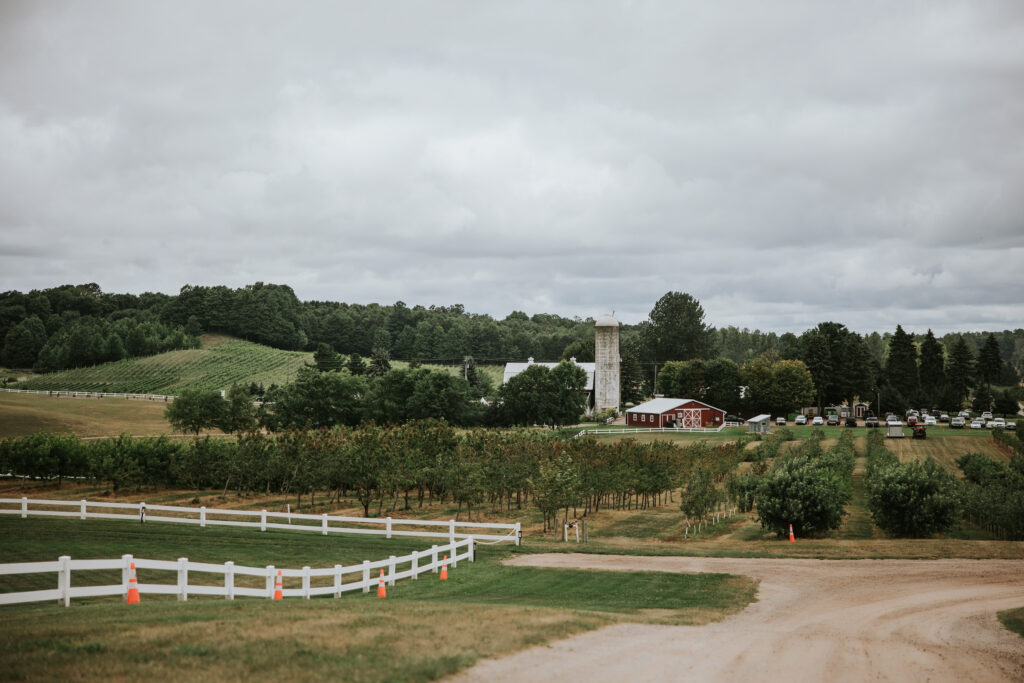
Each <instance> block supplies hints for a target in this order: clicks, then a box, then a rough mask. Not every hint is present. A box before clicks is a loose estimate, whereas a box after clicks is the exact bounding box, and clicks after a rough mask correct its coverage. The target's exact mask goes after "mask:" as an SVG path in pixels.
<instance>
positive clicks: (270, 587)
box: [267, 564, 274, 600]
mask: <svg viewBox="0 0 1024 683" xmlns="http://www.w3.org/2000/svg"><path fill="white" fill-rule="evenodd" d="M267 597H268V598H270V599H271V600H273V599H274V565H272V564H268V565H267Z"/></svg>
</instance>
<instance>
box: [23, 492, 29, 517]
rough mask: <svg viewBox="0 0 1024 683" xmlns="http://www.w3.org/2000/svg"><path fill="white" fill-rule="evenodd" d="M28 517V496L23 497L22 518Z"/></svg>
mask: <svg viewBox="0 0 1024 683" xmlns="http://www.w3.org/2000/svg"><path fill="white" fill-rule="evenodd" d="M26 517H28V498H25V497H24V496H22V497H21V518H22V519H25V518H26Z"/></svg>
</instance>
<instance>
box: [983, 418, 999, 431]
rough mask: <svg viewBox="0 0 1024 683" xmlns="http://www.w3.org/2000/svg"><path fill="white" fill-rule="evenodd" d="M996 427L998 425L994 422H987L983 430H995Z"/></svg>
mask: <svg viewBox="0 0 1024 683" xmlns="http://www.w3.org/2000/svg"><path fill="white" fill-rule="evenodd" d="M998 426H999V423H998V422H996V421H995V420H989V421H988V422H986V423H985V429H995V428H996V427H998Z"/></svg>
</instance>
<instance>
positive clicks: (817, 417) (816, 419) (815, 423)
mask: <svg viewBox="0 0 1024 683" xmlns="http://www.w3.org/2000/svg"><path fill="white" fill-rule="evenodd" d="M823 424H825V420H823V419H822V418H821V415H815V416H814V419H813V420H811V425H813V426H818V425H823Z"/></svg>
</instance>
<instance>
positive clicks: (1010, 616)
mask: <svg viewBox="0 0 1024 683" xmlns="http://www.w3.org/2000/svg"><path fill="white" fill-rule="evenodd" d="M996 616H998V617H999V622H1000V623H1001V624H1002V625H1003V626H1005V627H1006V628H1008V629H1009V630H1011V631H1013V632H1014V633H1016V634H1017V635H1019V636H1021V637H1022V638H1024V607H1018V608H1017V609H1008V610H1006V611H1003V612H999V613H998V614H997V615H996Z"/></svg>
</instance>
